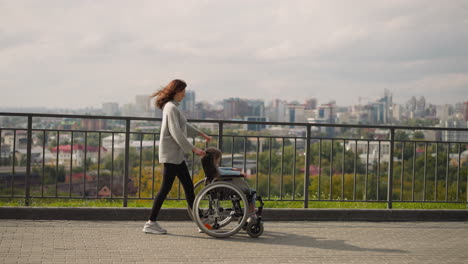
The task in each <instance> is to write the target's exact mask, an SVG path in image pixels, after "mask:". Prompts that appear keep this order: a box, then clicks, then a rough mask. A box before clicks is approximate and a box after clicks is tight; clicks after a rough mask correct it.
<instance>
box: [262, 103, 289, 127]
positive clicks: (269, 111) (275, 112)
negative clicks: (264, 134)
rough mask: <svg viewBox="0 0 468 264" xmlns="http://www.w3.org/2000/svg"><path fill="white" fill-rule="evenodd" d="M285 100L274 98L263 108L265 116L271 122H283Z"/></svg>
mask: <svg viewBox="0 0 468 264" xmlns="http://www.w3.org/2000/svg"><path fill="white" fill-rule="evenodd" d="M286 105H287V102H286V101H283V100H280V99H275V100H273V101H271V102H270V103H269V105H268V107H267V108H266V110H265V112H266V113H265V116H266V117H267V118H268V120H270V121H272V122H285V116H286Z"/></svg>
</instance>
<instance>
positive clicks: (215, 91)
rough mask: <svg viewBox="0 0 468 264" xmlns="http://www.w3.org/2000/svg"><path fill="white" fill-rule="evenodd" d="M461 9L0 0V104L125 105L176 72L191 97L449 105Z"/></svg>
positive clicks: (467, 85)
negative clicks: (417, 100)
mask: <svg viewBox="0 0 468 264" xmlns="http://www.w3.org/2000/svg"><path fill="white" fill-rule="evenodd" d="M467 9H468V2H466V1H457V0H454V1H449V2H440V1H420V0H410V1H406V0H405V1H388V2H381V1H379V2H376V1H359V2H347V1H343V2H340V1H294V2H292V3H290V2H288V3H286V2H283V1H256V2H251V1H247V2H243V1H240V2H229V1H228V2H219V1H202V2H201V1H184V2H167V1H139V2H138V3H133V2H125V1H100V2H89V1H73V3H71V2H60V1H59V2H57V1H49V0H46V1H41V2H40V3H37V2H35V1H22V2H16V1H0V10H1V11H0V89H1V91H2V92H1V96H0V107H19V108H22V107H48V108H70V109H80V108H86V107H100V106H101V104H102V103H103V102H118V103H119V104H121V105H123V104H126V103H129V102H130V100H129V98H133V97H134V96H135V95H145V94H147V95H149V94H151V93H152V92H153V91H154V90H156V89H158V88H160V87H161V86H164V85H166V84H167V83H168V82H169V81H170V80H171V79H174V78H181V79H184V80H185V81H187V83H188V89H191V90H194V91H196V92H197V97H198V99H199V101H210V102H213V101H219V100H222V99H223V98H231V97H238V98H247V99H256V98H262V99H266V100H272V99H275V98H281V99H285V100H288V101H292V100H297V98H317V100H319V101H321V102H326V101H331V100H335V101H336V102H337V104H338V105H353V104H356V103H357V102H358V100H359V97H362V98H376V97H379V96H381V93H382V91H383V90H384V89H388V90H389V91H390V92H391V93H392V94H393V95H394V101H395V102H399V103H404V102H405V101H406V100H408V99H409V98H411V96H416V97H419V96H425V98H426V100H427V101H428V102H431V103H433V104H438V105H440V104H453V103H456V102H457V101H464V100H466V98H468V47H467V46H466V43H468V17H467V16H466V10H467ZM110 10H111V12H110ZM103 17H105V18H106V19H102V18H103ZM407 98H408V99H407Z"/></svg>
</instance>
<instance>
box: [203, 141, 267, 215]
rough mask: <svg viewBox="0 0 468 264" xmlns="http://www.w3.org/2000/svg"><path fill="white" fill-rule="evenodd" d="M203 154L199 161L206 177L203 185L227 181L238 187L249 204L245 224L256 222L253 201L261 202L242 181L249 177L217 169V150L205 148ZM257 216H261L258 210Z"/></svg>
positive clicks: (233, 171)
mask: <svg viewBox="0 0 468 264" xmlns="http://www.w3.org/2000/svg"><path fill="white" fill-rule="evenodd" d="M205 153H206V155H205V156H203V157H202V159H201V162H202V166H203V170H204V172H205V177H206V182H205V183H206V184H209V183H211V182H213V181H229V182H231V183H233V184H234V185H236V186H237V187H239V188H240V189H241V190H242V191H243V192H244V194H245V195H246V197H247V199H248V203H249V206H248V215H249V218H248V220H247V222H250V221H252V220H256V219H257V218H258V216H257V213H256V212H255V209H256V208H255V201H256V200H257V199H258V200H259V201H260V203H261V204H263V202H262V201H261V198H260V197H259V198H257V195H256V191H255V190H254V189H252V188H250V187H249V185H248V184H247V182H246V181H245V180H244V178H248V177H250V175H249V174H247V173H244V172H242V171H240V170H239V169H236V168H226V167H219V165H220V162H221V156H222V153H221V151H220V150H219V149H217V148H207V149H205ZM258 214H261V209H260V208H259V212H258Z"/></svg>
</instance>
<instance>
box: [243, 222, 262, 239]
mask: <svg viewBox="0 0 468 264" xmlns="http://www.w3.org/2000/svg"><path fill="white" fill-rule="evenodd" d="M246 230H247V234H249V236H250V237H252V238H258V237H259V236H261V235H262V234H263V222H262V221H258V222H257V221H252V222H249V223H248V224H247V227H246Z"/></svg>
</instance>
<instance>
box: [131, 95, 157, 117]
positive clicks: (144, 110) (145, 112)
mask: <svg viewBox="0 0 468 264" xmlns="http://www.w3.org/2000/svg"><path fill="white" fill-rule="evenodd" d="M135 112H136V115H138V116H146V117H152V116H153V113H152V111H151V97H150V96H148V95H137V96H135Z"/></svg>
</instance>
